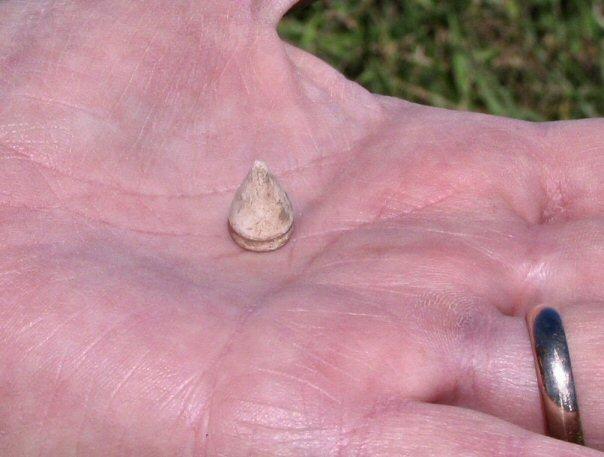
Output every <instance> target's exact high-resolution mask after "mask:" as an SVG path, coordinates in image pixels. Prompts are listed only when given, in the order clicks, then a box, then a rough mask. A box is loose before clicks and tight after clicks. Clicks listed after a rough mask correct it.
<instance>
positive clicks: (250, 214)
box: [229, 160, 294, 251]
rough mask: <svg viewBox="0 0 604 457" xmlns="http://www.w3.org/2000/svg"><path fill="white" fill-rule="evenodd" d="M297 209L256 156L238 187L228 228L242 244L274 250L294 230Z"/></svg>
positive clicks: (248, 248)
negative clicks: (294, 210)
mask: <svg viewBox="0 0 604 457" xmlns="http://www.w3.org/2000/svg"><path fill="white" fill-rule="evenodd" d="M293 223H294V213H293V209H292V205H291V202H290V201H289V197H288V196H287V193H286V192H285V191H284V190H283V188H282V187H281V185H280V184H279V181H278V180H277V178H275V176H274V175H273V174H272V173H271V171H270V169H269V168H268V165H267V164H266V163H265V162H264V161H262V160H255V161H254V164H253V165H252V168H251V170H250V172H249V173H248V175H247V176H246V178H245V179H244V181H243V183H242V184H241V186H239V188H238V189H237V192H236V193H235V197H234V198H233V202H232V204H231V211H230V214H229V232H230V233H231V236H232V238H233V240H234V241H235V242H236V243H237V244H238V245H239V246H241V247H242V248H244V249H247V250H251V251H273V250H275V249H278V248H280V247H281V246H283V245H284V244H285V243H286V242H287V241H288V240H289V238H290V236H291V234H292V231H293Z"/></svg>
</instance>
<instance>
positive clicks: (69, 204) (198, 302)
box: [0, 0, 604, 457]
mask: <svg viewBox="0 0 604 457" xmlns="http://www.w3.org/2000/svg"><path fill="white" fill-rule="evenodd" d="M289 6H290V5H289V4H288V3H287V2H285V1H284V0H280V1H272V2H271V1H269V0H256V1H253V0H239V1H235V0H222V1H217V0H204V1H201V0H199V1H197V0H191V1H182V0H177V1H174V0H149V1H127V2H126V1H119V0H96V1H75V0H74V1H58V0H57V1H50V0H38V1H33V0H24V1H17V0H4V1H0V157H1V159H2V160H1V162H0V186H1V187H0V248H1V252H2V255H1V256H0V286H1V287H0V342H1V344H0V366H1V367H2V369H1V370H0V454H1V455H3V456H39V455H41V456H72V455H73V456H76V455H81V456H124V455H133V456H141V455H144V456H166V455H174V456H249V455H258V456H259V455H278V456H391V455H396V456H399V455H409V456H434V455H446V456H457V455H460V456H461V455H463V456H477V457H482V456H485V457H487V456H489V457H490V456H522V455H527V456H528V455H530V456H547V457H554V456H576V457H587V456H596V455H601V452H600V451H598V449H600V450H604V427H603V426H602V423H604V394H603V389H602V387H603V386H604V357H602V353H603V352H604V332H603V331H602V328H604V308H603V304H604V290H603V289H602V287H601V285H602V283H603V281H604V268H602V265H603V264H604V230H603V227H604V218H603V212H604V179H603V176H604V121H603V120H602V119H594V120H584V121H575V122H561V123H551V124H531V123H526V122H521V121H515V120H510V119H502V118H495V117H490V116H486V115H479V114H472V113H462V112H452V111H445V110H439V109H434V108H429V107H423V106H419V105H414V104H410V103H407V102H404V101H401V100H396V99H391V98H385V97H379V96H375V95H372V94H369V93H368V92H366V91H365V90H364V89H362V88H361V87H360V86H358V85H356V84H354V83H351V82H348V81H346V80H345V79H344V78H343V77H342V76H341V75H339V74H338V73H337V72H336V71H335V70H333V69H332V68H330V67H328V66H327V65H326V64H324V63H322V62H321V61H319V60H318V59H316V58H314V57H312V56H310V55H308V54H306V53H304V52H302V51H300V50H297V49H294V48H293V47H291V46H289V45H287V44H285V43H284V42H283V41H281V40H280V39H279V37H278V36H277V34H276V32H275V28H276V24H277V22H278V21H279V19H280V17H281V15H282V14H283V13H284V12H285V10H287V8H288V7H289ZM257 158H260V159H263V160H265V161H266V162H267V163H268V164H269V165H270V167H271V169H272V171H273V172H274V173H275V175H277V176H278V178H279V180H280V182H281V183H282V184H283V186H284V188H285V189H286V190H287V192H288V194H289V195H290V196H291V199H292V202H293V205H294V208H295V211H296V229H295V233H294V235H293V237H292V239H291V240H290V242H289V243H288V244H287V245H286V246H285V247H283V248H282V249H280V250H279V251H276V252H274V253H269V254H257V253H249V252H245V251H243V250H241V249H240V248H238V247H237V246H236V245H235V244H234V243H233V241H232V240H231V239H230V237H229V234H228V231H227V225H226V217H227V214H228V208H229V204H230V199H231V198H232V196H233V193H234V191H235V189H236V188H237V186H238V185H239V183H240V182H241V180H242V179H243V178H244V176H245V174H246V173H247V171H248V169H249V167H250V166H251V164H252V162H253V160H254V159H257ZM537 303H548V304H551V305H554V306H556V307H558V309H559V310H560V312H561V314H562V316H563V318H564V319H565V322H566V327H567V333H568V338H569V344H570V349H571V355H572V357H573V364H574V368H575V376H576V381H577V388H578V395H579V402H580V405H581V407H582V414H583V422H584V428H585V434H586V439H587V442H588V444H589V446H590V447H591V448H582V447H579V446H575V445H571V444H567V443H563V442H559V441H555V440H553V439H551V438H547V437H545V436H544V435H543V433H544V423H543V418H542V414H541V411H540V404H539V396H538V391H537V382H536V377H535V371H534V366H533V359H532V356H531V349H530V344H529V339H528V334H527V331H526V327H525V323H524V314H525V312H526V310H527V309H528V308H529V307H531V306H533V305H535V304H537Z"/></svg>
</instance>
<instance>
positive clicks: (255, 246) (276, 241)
mask: <svg viewBox="0 0 604 457" xmlns="http://www.w3.org/2000/svg"><path fill="white" fill-rule="evenodd" d="M228 225H229V233H230V234H231V238H233V241H235V243H237V244H238V245H239V246H240V247H242V248H243V249H245V250H246V251H254V252H270V251H276V250H277V249H279V248H280V247H282V246H284V245H285V243H287V242H288V241H289V239H290V238H291V236H292V233H293V232H294V224H292V225H291V226H290V227H289V229H288V230H287V232H285V233H284V234H283V235H280V236H278V237H276V238H272V239H270V240H249V239H247V238H244V237H242V236H241V235H239V234H238V233H237V232H235V230H233V227H231V224H230V223H229V224H228Z"/></svg>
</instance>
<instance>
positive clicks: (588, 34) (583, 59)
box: [279, 0, 604, 120]
mask: <svg viewBox="0 0 604 457" xmlns="http://www.w3.org/2000/svg"><path fill="white" fill-rule="evenodd" d="M279 31H280V34H281V36H282V37H283V38H284V39H286V40H288V41H290V42H291V43H293V44H295V45H297V46H299V47H302V48H304V49H306V50H308V51H310V52H311V53H313V54H315V55H317V56H319V57H321V58H322V59H324V60H326V61H327V62H329V63H330V64H331V65H333V66H334V67H336V68H338V69H339V70H340V71H342V72H343V73H344V74H345V75H346V76H348V77H349V78H351V79H354V80H356V81H358V82H359V83H361V84H362V85H363V86H365V87H366V88H367V89H369V90H370V91H372V92H377V93H380V94H386V95H393V96H397V97H402V98H405V99H407V100H411V101H415V102H419V103H424V104H429V105H434V106H441V107H446V108H459V109H468V110H473V111H483V112H488V113H491V114H498V115H504V116H511V117H515V118H520V119H529V120H553V119H569V118H581V117H593V116H602V115H604V0H591V1H589V0H576V1H562V0H525V1H521V0H451V1H447V0H443V1H437V0H398V1H397V0H315V1H314V2H302V4H300V5H298V7H296V8H294V9H293V10H292V11H290V12H289V13H288V15H287V16H286V17H285V19H284V20H283V21H282V23H281V25H280V29H279Z"/></svg>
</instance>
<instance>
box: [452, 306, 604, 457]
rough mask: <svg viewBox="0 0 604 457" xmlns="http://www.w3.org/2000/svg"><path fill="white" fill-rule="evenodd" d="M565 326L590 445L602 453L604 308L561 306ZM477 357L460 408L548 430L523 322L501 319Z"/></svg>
mask: <svg viewBox="0 0 604 457" xmlns="http://www.w3.org/2000/svg"><path fill="white" fill-rule="evenodd" d="M558 309H560V311H561V314H562V317H563V319H564V323H565V329H566V334H567V339H568V344H569V350H570V353H571V360H572V366H573V372H574V375H575V384H576V390H577V396H578V399H579V407H580V412H581V416H582V420H583V428H584V432H585V438H586V443H587V445H588V446H590V447H594V448H597V449H604V429H603V428H602V427H601V421H602V417H604V406H603V403H604V394H603V392H602V386H603V385H604V359H602V357H601V356H600V354H602V353H603V351H604V335H603V334H602V331H601V329H602V326H604V313H603V312H602V310H604V306H603V304H602V302H599V303H583V304H576V305H569V306H564V305H561V306H558ZM485 342H486V344H485V345H483V346H482V347H480V348H478V350H477V351H476V352H475V359H474V360H475V361H476V366H475V367H474V371H473V377H472V381H471V382H467V383H464V384H463V385H465V386H466V387H465V388H463V389H461V395H460V397H459V399H458V404H460V405H463V406H466V407H469V408H473V409H476V410H480V411H484V412H487V413H490V414H493V415H496V416H498V417H501V418H504V419H506V420H508V421H511V422H514V423H516V424H519V425H522V426H523V427H526V428H528V429H530V430H534V431H537V432H541V433H543V432H544V431H545V424H544V419H543V413H542V409H541V403H540V398H539V391H538V387H537V376H536V373H535V365H534V359H533V354H532V350H531V346H530V342H529V337H528V331H527V328H526V324H525V322H524V318H523V317H516V318H514V317H504V318H501V319H500V320H499V321H498V323H497V324H496V325H494V327H493V328H492V329H491V332H490V335H489V337H488V338H487V339H486V340H485Z"/></svg>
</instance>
